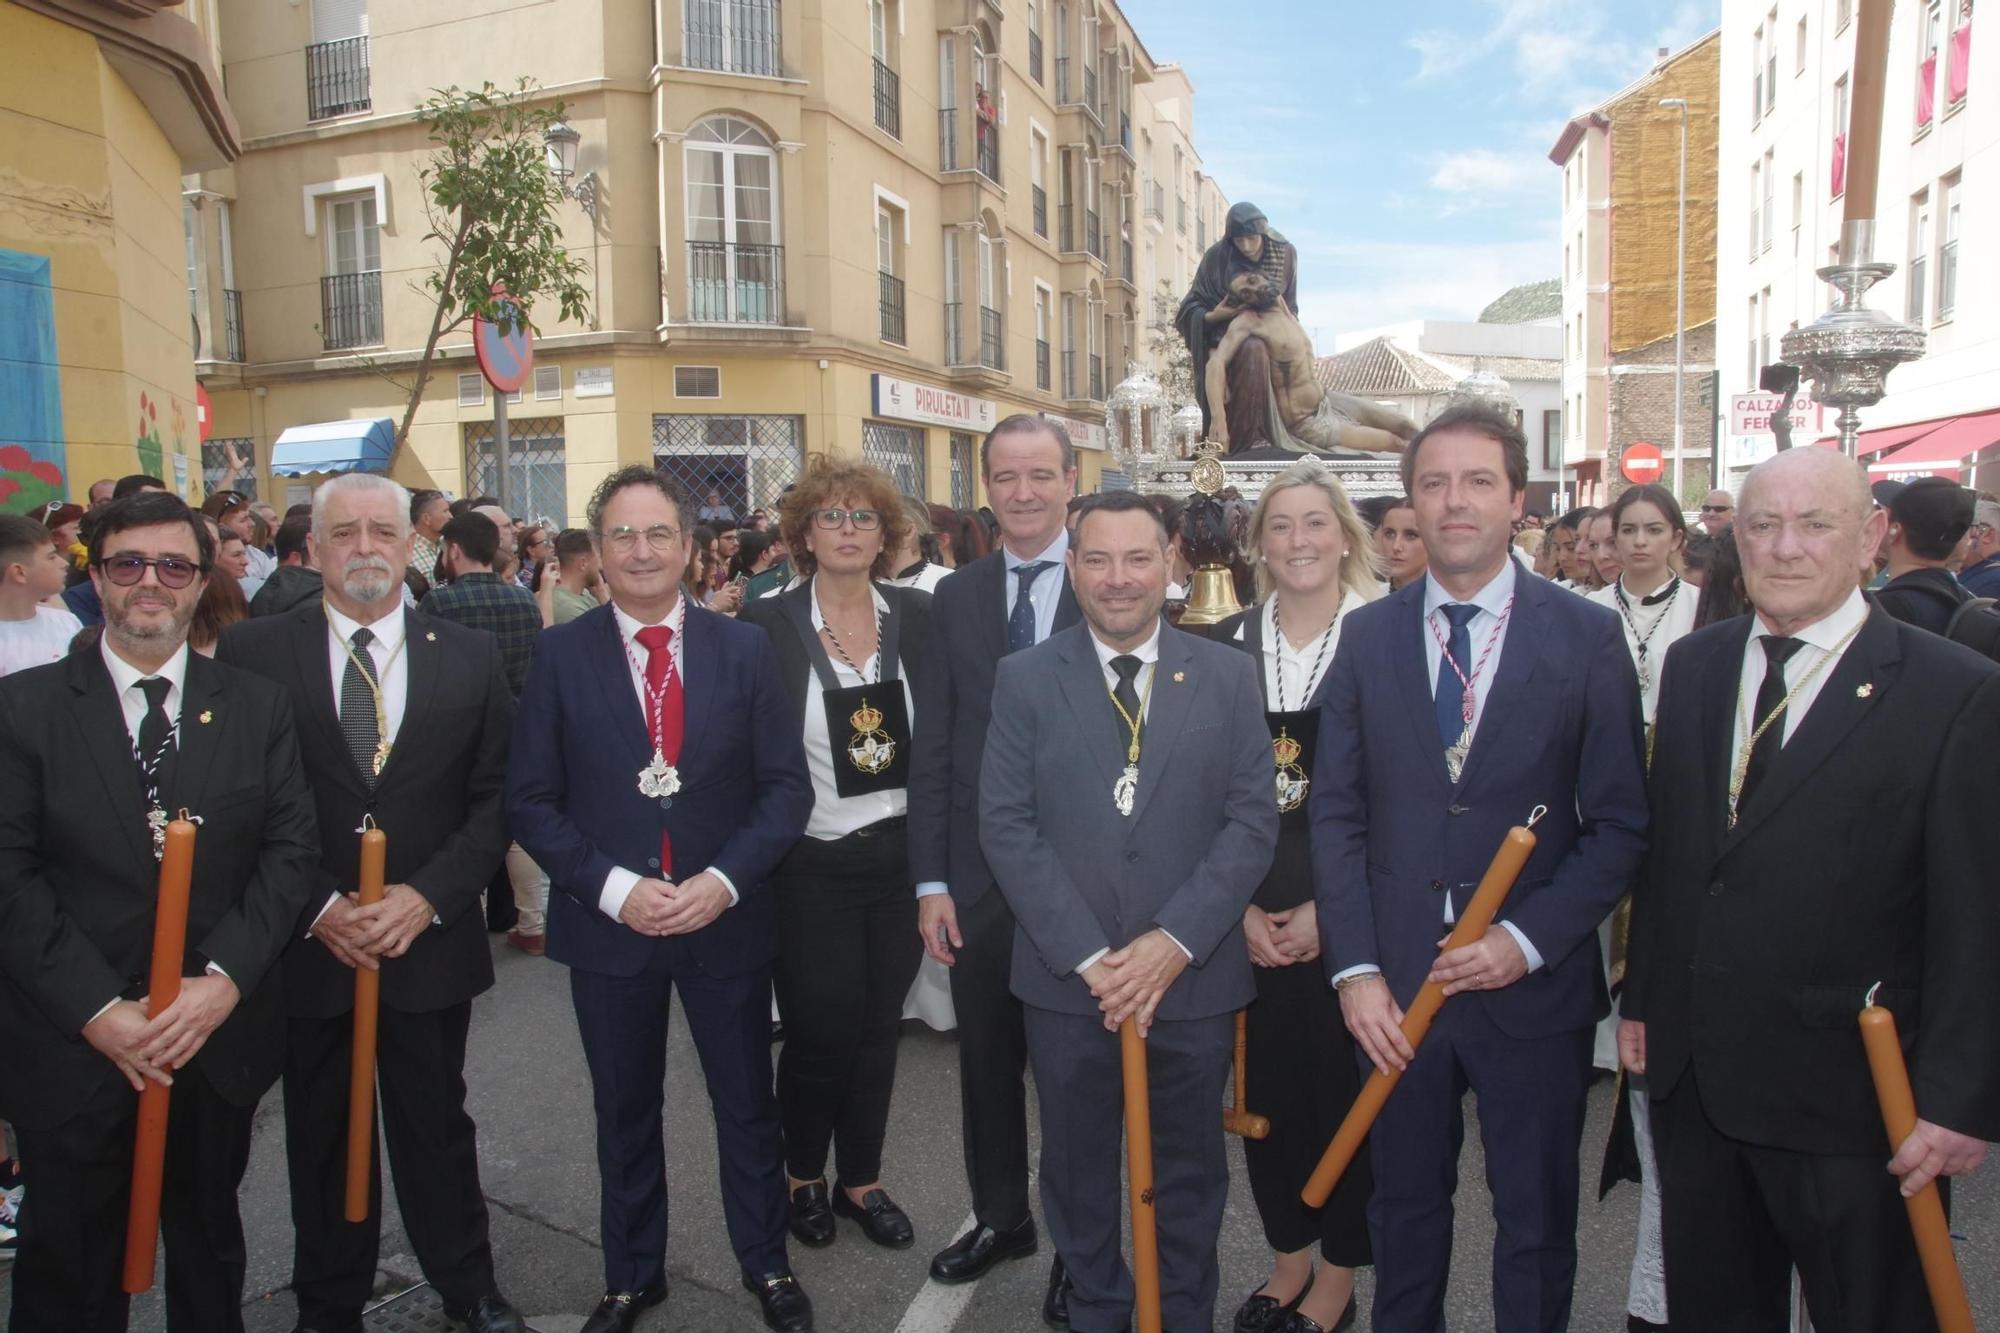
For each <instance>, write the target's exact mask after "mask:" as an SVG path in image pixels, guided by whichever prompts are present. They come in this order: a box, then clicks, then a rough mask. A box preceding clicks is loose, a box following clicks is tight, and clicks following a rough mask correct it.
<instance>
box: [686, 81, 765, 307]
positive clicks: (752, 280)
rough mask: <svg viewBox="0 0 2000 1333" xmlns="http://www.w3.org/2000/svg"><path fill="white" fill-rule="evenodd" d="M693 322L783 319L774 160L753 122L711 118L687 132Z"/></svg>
mask: <svg viewBox="0 0 2000 1333" xmlns="http://www.w3.org/2000/svg"><path fill="white" fill-rule="evenodd" d="M684 152H685V155H686V172H687V235H688V242H687V246H688V319H689V320H690V321H691V322H696V323H711V322H737V323H751V324H776V323H779V322H780V321H782V320H783V318H784V313H785V309H784V300H785V286H784V284H785V268H784V260H785V251H784V247H783V246H782V245H779V244H778V235H779V231H778V186H777V156H776V154H775V153H774V152H773V151H772V149H771V141H770V140H769V139H767V138H765V137H764V135H763V134H762V133H761V132H760V131H759V130H758V129H757V128H756V127H755V126H753V125H751V124H750V123H749V122H748V121H744V120H739V119H737V118H736V117H734V116H712V117H710V118H709V119H707V120H704V121H702V122H701V123H700V124H699V125H696V126H695V127H694V129H693V130H692V131H690V132H689V134H688V137H687V142H686V144H685V147H684Z"/></svg>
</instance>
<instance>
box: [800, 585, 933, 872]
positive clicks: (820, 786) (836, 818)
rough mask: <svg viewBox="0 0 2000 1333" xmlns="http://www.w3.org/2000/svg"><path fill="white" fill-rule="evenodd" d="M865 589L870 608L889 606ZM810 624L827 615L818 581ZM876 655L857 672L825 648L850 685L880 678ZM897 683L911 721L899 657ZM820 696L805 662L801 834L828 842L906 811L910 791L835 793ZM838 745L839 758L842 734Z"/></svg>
mask: <svg viewBox="0 0 2000 1333" xmlns="http://www.w3.org/2000/svg"><path fill="white" fill-rule="evenodd" d="M869 593H870V595H871V596H873V597H874V599H875V614H876V615H877V616H880V615H882V614H883V613H885V612H886V611H888V609H889V604H888V603H887V602H885V601H883V600H882V594H881V593H879V592H876V591H875V590H874V589H872V588H871V589H869ZM812 627H813V629H815V630H823V629H825V628H826V616H825V615H824V614H822V613H821V611H820V609H819V585H818V584H817V583H815V584H814V585H813V590H812ZM880 656H881V653H880V650H879V649H878V650H877V652H876V653H875V654H873V655H871V656H870V657H868V658H867V659H866V660H864V661H863V662H862V663H861V670H860V672H859V673H857V672H855V670H854V669H853V668H852V667H850V666H848V665H847V663H845V662H843V661H841V660H840V658H839V657H838V656H836V655H833V654H828V660H829V661H831V662H832V663H833V674H834V675H835V676H836V677H838V678H839V680H840V684H841V688H843V689H846V688H849V687H852V686H855V685H866V684H868V683H870V682H871V681H873V680H876V679H879V676H878V672H877V668H876V661H877V659H878V658H879V657H880ZM896 687H897V688H899V689H901V690H902V692H903V708H904V710H905V714H906V715H907V716H908V717H909V718H910V719H911V722H912V724H913V725H914V723H915V719H916V716H917V705H916V700H915V699H913V698H912V697H911V696H910V680H909V676H908V675H907V673H905V672H904V671H903V670H902V666H901V664H900V663H898V664H897V670H896ZM825 698H826V687H825V686H824V685H822V684H821V683H820V679H819V672H817V671H814V670H811V669H810V668H808V669H807V671H806V733H805V742H806V771H807V772H808V773H810V774H811V775H812V784H813V808H812V816H811V817H810V818H809V819H807V821H806V836H807V837H808V838H818V839H820V840H821V841H824V842H832V841H833V840H835V839H836V838H844V837H846V836H847V835H848V834H850V833H852V832H854V831H855V830H856V829H864V828H867V827H868V826H869V825H870V824H877V823H880V822H881V821H882V820H885V819H894V818H896V817H898V816H900V815H903V814H905V813H907V812H908V810H909V804H910V803H909V791H908V789H907V788H903V787H897V788H895V789H894V790H892V791H878V792H868V793H865V794H864V795H861V796H842V795H841V794H840V788H839V786H838V784H837V782H836V780H835V777H834V762H835V758H836V756H835V754H834V749H833V737H832V736H831V735H830V734H829V732H828V731H827V725H826V705H825V704H824V703H823V702H821V701H822V700H824V699H825ZM900 743H901V744H905V745H907V744H909V740H908V738H907V737H905V738H904V739H903V741H902V742H900ZM841 746H842V752H841V754H840V755H839V758H840V759H842V760H845V758H846V738H845V737H844V736H843V737H842V738H841Z"/></svg>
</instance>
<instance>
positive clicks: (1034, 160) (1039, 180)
mask: <svg viewBox="0 0 2000 1333" xmlns="http://www.w3.org/2000/svg"><path fill="white" fill-rule="evenodd" d="M1048 156H1049V139H1048V136H1047V135H1045V134H1043V133H1042V132H1041V131H1040V130H1038V129H1035V128H1033V127H1030V128H1029V130H1028V186H1029V193H1030V194H1031V195H1032V196H1033V204H1034V214H1035V235H1037V236H1039V237H1041V238H1042V239H1043V240H1047V239H1048V235H1049V191H1048V185H1047V180H1046V177H1047V174H1048Z"/></svg>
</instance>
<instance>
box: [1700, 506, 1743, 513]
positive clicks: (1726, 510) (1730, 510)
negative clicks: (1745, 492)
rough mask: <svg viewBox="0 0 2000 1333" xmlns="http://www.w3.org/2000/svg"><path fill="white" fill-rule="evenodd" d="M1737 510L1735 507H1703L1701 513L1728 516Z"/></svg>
mask: <svg viewBox="0 0 2000 1333" xmlns="http://www.w3.org/2000/svg"><path fill="white" fill-rule="evenodd" d="M1735 509H1736V506H1735V505H1703V506H1702V507H1701V512H1702V513H1704V514H1728V513H1734V512H1735Z"/></svg>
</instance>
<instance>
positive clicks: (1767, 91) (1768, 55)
mask: <svg viewBox="0 0 2000 1333" xmlns="http://www.w3.org/2000/svg"><path fill="white" fill-rule="evenodd" d="M1764 31H1765V32H1768V33H1769V34H1771V37H1770V40H1769V41H1767V42H1765V43H1764V110H1766V111H1769V110H1771V109H1772V108H1773V107H1775V106H1777V105H1778V11H1777V10H1776V9H1773V10H1772V11H1771V13H1770V15H1769V16H1768V17H1767V18H1766V19H1765V20H1764Z"/></svg>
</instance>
